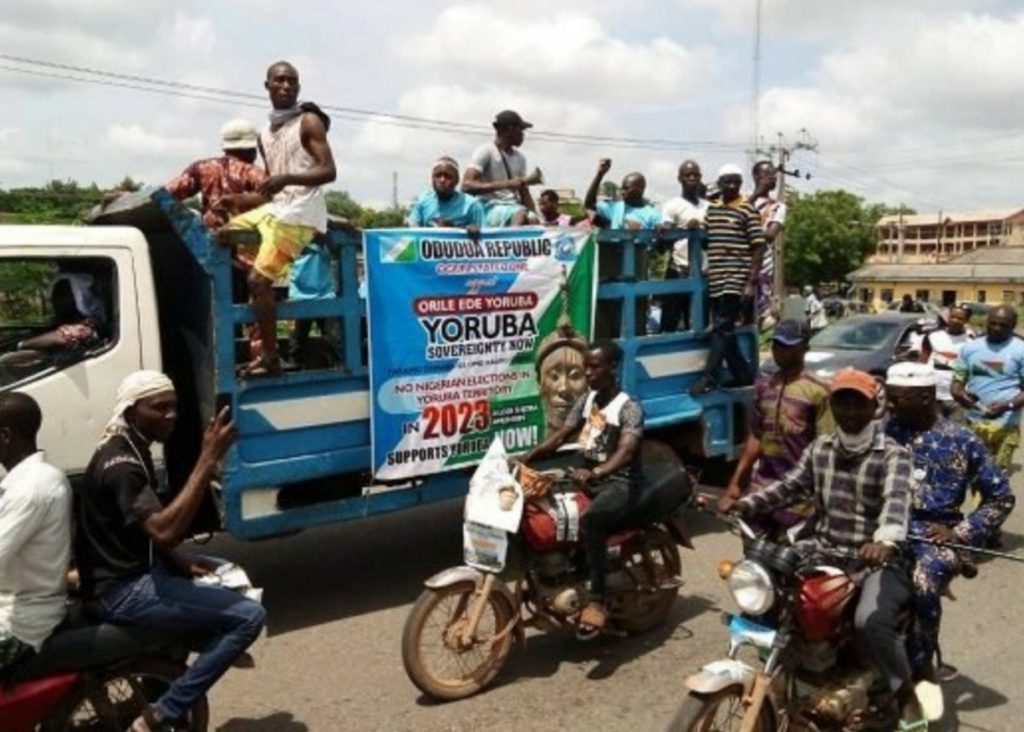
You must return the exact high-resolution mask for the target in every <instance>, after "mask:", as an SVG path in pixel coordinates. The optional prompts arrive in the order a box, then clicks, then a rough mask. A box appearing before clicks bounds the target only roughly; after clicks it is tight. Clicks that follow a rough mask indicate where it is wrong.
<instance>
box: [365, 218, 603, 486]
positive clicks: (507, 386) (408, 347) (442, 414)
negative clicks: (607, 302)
mask: <svg viewBox="0 0 1024 732" xmlns="http://www.w3.org/2000/svg"><path fill="white" fill-rule="evenodd" d="M363 246H364V252H365V257H366V267H367V277H368V286H369V318H370V394H371V400H372V414H371V422H372V431H373V435H372V444H373V449H372V452H373V466H374V474H375V475H376V477H377V478H378V479H379V480H401V479H405V478H412V477H416V476H423V475H428V474H430V473H438V472H442V471H445V470H454V469H456V468H462V467H466V466H467V465H472V464H474V463H476V462H478V461H479V460H480V459H481V458H482V457H483V456H484V454H485V453H486V452H487V448H488V447H489V446H490V444H491V441H492V440H493V438H494V437H495V436H498V437H501V439H502V441H503V442H504V444H505V448H506V450H508V452H509V453H513V454H514V453H521V452H524V451H526V450H528V449H529V448H530V447H532V446H533V445H536V444H537V443H538V442H539V441H540V440H542V439H543V438H544V435H545V434H546V433H547V432H548V431H549V430H551V429H555V428H557V427H558V426H560V425H561V424H562V423H563V422H564V420H565V417H566V414H567V413H568V410H569V408H570V407H571V406H572V403H573V402H574V401H575V400H576V399H577V398H578V397H579V396H580V395H581V394H583V393H584V391H585V390H586V381H585V379H584V376H583V352H584V347H585V344H586V342H587V340H588V338H589V336H590V332H591V323H592V320H593V311H594V293H595V287H596V277H595V276H594V267H595V261H596V256H595V252H596V243H595V241H594V239H593V235H592V234H590V233H589V232H584V231H577V230H571V229H540V228H518V229H495V230H491V231H485V232H483V233H482V234H481V235H480V237H479V239H477V240H474V239H471V238H470V237H469V236H468V235H467V234H466V232H465V231H463V230H462V229H388V230H377V231H366V232H364V234H363Z"/></svg>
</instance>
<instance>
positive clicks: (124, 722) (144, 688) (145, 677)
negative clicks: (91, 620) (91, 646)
mask: <svg viewBox="0 0 1024 732" xmlns="http://www.w3.org/2000/svg"><path fill="white" fill-rule="evenodd" d="M184 672H185V666H184V665H182V664H179V663H175V662H173V661H170V660H168V659H164V658H139V659H136V660H134V661H131V662H130V663H128V664H125V665H121V666H117V667H115V668H112V669H110V670H109V671H107V672H105V673H103V674H102V675H100V676H97V677H93V678H92V679H90V680H88V681H87V682H86V683H84V684H81V685H80V686H79V687H78V688H77V689H76V690H75V692H74V693H73V694H72V695H71V696H70V697H68V699H66V700H65V701H64V702H63V704H62V705H61V706H60V708H58V709H57V710H56V711H55V712H54V714H52V715H51V716H50V717H49V718H48V719H47V720H46V721H45V722H44V723H43V725H42V727H41V732H121V730H125V729H127V728H128V727H129V726H130V725H131V723H132V722H133V721H135V718H136V717H138V716H139V715H140V714H142V710H143V709H145V708H146V706H147V705H149V704H152V703H153V702H155V701H156V700H157V699H159V698H160V696H161V695H162V694H163V693H164V692H165V691H167V689H168V687H170V685H171V684H172V683H173V682H174V680H175V679H176V678H178V677H179V676H181V675H182V674H183V673H184ZM185 721H186V723H187V727H186V729H187V730H188V732H207V729H208V728H209V725H210V706H209V702H208V701H207V699H206V697H205V696H204V697H202V698H201V699H200V700H199V701H197V702H196V703H195V704H194V705H193V706H192V709H191V710H189V714H188V718H187V719H186V720H185Z"/></svg>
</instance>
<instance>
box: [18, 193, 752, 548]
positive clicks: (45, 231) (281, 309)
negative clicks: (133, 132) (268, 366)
mask: <svg viewBox="0 0 1024 732" xmlns="http://www.w3.org/2000/svg"><path fill="white" fill-rule="evenodd" d="M702 236H703V235H702V234H700V233H699V232H687V231H682V230H680V231H672V232H667V233H663V234H656V233H655V232H646V231H636V232H634V231H602V232H600V233H599V234H598V237H597V242H598V259H599V265H598V268H597V277H598V283H597V289H596V298H597V299H596V308H595V324H594V331H595V332H594V335H595V336H596V337H611V338H614V339H616V341H617V342H618V343H619V344H620V345H621V347H622V348H623V350H624V352H625V356H626V358H625V362H624V367H623V374H622V384H623V388H624V389H626V390H627V391H628V392H630V393H631V394H633V395H635V396H637V397H638V398H639V399H640V401H641V402H642V404H643V407H644V410H645V414H646V419H647V430H648V433H647V434H648V436H649V437H651V438H656V439H658V440H661V441H662V442H664V443H666V444H667V445H668V446H670V447H671V448H672V449H673V451H674V452H675V453H676V454H678V455H679V456H680V457H681V458H682V459H683V460H684V461H686V462H687V463H689V464H691V465H697V466H698V467H699V466H700V465H703V464H706V463H707V462H708V461H712V462H717V463H720V462H724V461H729V460H731V459H733V458H735V457H736V455H737V454H738V451H739V450H740V449H741V448H742V444H743V441H744V440H745V438H746V429H745V422H744V420H745V415H746V409H747V406H748V403H749V401H750V398H751V390H750V389H749V388H748V389H732V390H720V391H716V392H714V393H711V394H709V395H707V396H704V397H701V398H699V399H694V398H691V397H690V396H689V395H688V392H687V390H688V387H689V386H690V385H692V384H693V383H694V382H695V381H696V380H697V378H699V375H700V372H701V370H702V368H703V365H704V361H705V358H706V355H707V349H708V341H709V334H708V330H707V326H708V318H707V312H706V304H705V303H706V283H705V281H704V278H703V276H702V275H701V273H700V271H699V268H696V267H695V268H693V270H694V271H693V272H692V274H691V275H690V276H689V277H688V278H682V279H664V277H663V274H657V273H656V272H653V270H655V269H656V267H652V264H651V263H652V262H653V261H655V260H656V258H657V256H656V252H657V251H658V250H659V248H660V249H663V248H664V245H665V244H666V243H670V242H672V241H673V240H677V239H680V238H684V239H686V240H687V242H688V245H689V246H690V248H691V252H690V253H691V257H690V261H691V262H698V261H701V247H702V243H703V242H702ZM318 246H321V247H325V251H327V252H329V253H330V254H329V262H330V266H331V267H332V269H333V271H334V274H335V283H336V287H335V293H334V295H333V296H332V297H326V298H321V299H315V300H305V301H287V300H285V301H282V302H280V303H279V306H278V317H279V319H280V321H281V322H282V323H286V322H288V321H296V322H299V321H305V320H317V321H323V323H324V327H322V328H321V330H322V331H323V332H324V333H326V334H328V335H327V337H324V338H321V339H320V342H319V345H321V346H323V349H322V352H323V353H326V354H328V355H327V356H326V357H325V358H324V359H321V362H319V363H316V364H312V365H310V366H308V367H306V368H303V369H296V370H288V371H286V372H285V373H283V374H282V375H280V376H277V377H270V378H261V379H254V380H240V379H238V378H237V377H236V372H237V367H238V365H239V364H242V363H245V361H247V360H248V342H247V340H246V335H245V326H246V325H247V324H250V323H252V322H253V315H252V312H251V309H250V308H249V306H248V305H247V304H246V303H245V302H244V301H239V300H240V299H239V297H238V296H237V295H236V292H238V291H239V288H238V287H237V286H236V280H237V279H238V275H237V271H236V268H235V267H233V262H232V257H231V255H230V253H229V250H228V249H227V248H226V247H223V246H220V245H219V244H217V243H216V242H215V241H214V240H213V238H212V236H211V234H210V232H209V231H208V230H207V229H206V228H205V226H204V225H203V223H202V221H201V219H200V218H199V216H198V215H197V214H196V213H195V212H194V211H193V210H191V209H189V208H187V207H185V206H183V205H182V204H181V203H178V202H177V201H175V200H174V199H173V198H172V197H171V196H170V195H169V194H168V193H167V191H165V190H163V189H156V190H152V191H148V192H145V193H140V194H133V195H132V196H128V197H125V198H123V199H121V200H119V201H117V202H115V203H114V204H112V205H109V206H107V207H106V208H105V209H103V210H102V211H100V212H98V213H96V214H94V215H93V216H92V217H91V219H90V224H89V225H88V226H0V274H3V275H4V276H7V277H14V278H16V279H18V278H23V279H19V280H18V281H23V282H24V284H25V287H24V288H22V289H23V290H24V292H22V291H20V290H19V293H20V294H19V295H18V297H19V298H21V299H17V298H16V299H13V300H12V299H11V297H7V298H5V299H4V300H3V301H0V308H2V309H0V316H2V318H0V320H2V322H0V389H3V390H7V389H19V390H23V391H25V392H26V393H29V394H31V395H32V396H34V397H35V398H36V399H37V401H39V403H40V404H41V406H42V408H43V412H44V427H43V432H42V434H41V438H40V441H41V444H42V445H43V446H44V447H45V448H46V449H47V452H48V453H49V455H50V458H51V460H52V461H54V462H55V463H56V464H58V465H59V466H60V467H62V468H63V469H65V471H66V472H68V474H69V475H71V476H72V478H73V479H74V478H76V477H78V476H80V475H81V474H82V473H83V472H84V469H85V467H86V465H87V464H88V461H89V457H90V455H91V453H92V451H93V449H94V447H95V445H96V442H97V441H98V439H99V437H100V435H101V434H102V429H103V425H104V423H105V421H106V418H107V416H108V414H109V411H110V409H111V407H112V405H113V403H114V400H115V399H114V395H115V393H116V389H117V385H118V384H119V382H120V380H121V379H122V378H123V377H124V376H125V375H127V374H128V373H130V372H131V371H133V370H136V369H140V368H150V369H159V370H163V371H165V372H166V373H167V374H168V375H169V376H170V377H171V378H172V380H173V381H174V383H175V385H176V388H177V390H178V393H179V398H180V402H181V415H180V421H179V426H178V429H177V430H176V432H175V434H174V436H173V437H172V439H171V440H170V441H169V442H168V443H167V445H166V446H164V451H163V455H162V464H163V466H164V468H165V473H166V476H167V488H166V490H167V491H173V490H174V487H176V486H180V485H182V484H183V482H184V479H185V477H186V476H187V475H188V473H189V471H190V470H191V468H192V466H193V465H194V462H195V459H196V457H197V455H198V452H199V445H200V440H201V435H202V427H203V425H204V424H205V423H206V421H207V420H208V419H209V418H210V416H211V415H212V414H213V413H214V412H215V410H216V409H217V408H218V407H219V406H223V405H229V406H230V407H231V409H232V413H233V416H234V419H235V420H236V423H237V425H238V429H239V435H240V437H239V440H238V443H237V445H236V446H235V447H234V448H233V449H232V450H231V451H230V452H229V454H228V455H227V457H226V459H225V461H224V463H223V465H222V469H221V473H220V475H219V479H218V482H217V488H218V490H217V491H216V493H217V496H218V498H217V499H216V500H211V501H210V505H209V506H207V508H206V510H205V511H204V512H203V513H202V514H201V516H200V519H199V521H198V523H197V526H196V527H195V528H196V530H197V531H205V530H214V529H218V528H223V529H224V530H226V531H228V532H229V533H231V534H232V535H234V536H237V537H241V538H245V539H255V538H260V537H268V536H274V535H280V534H285V533H290V532H294V531H297V530H301V529H305V528H308V527H312V526H317V525H322V524H328V523H333V522H338V521H346V520H352V519H358V518H363V517H367V516H372V515H375V514H380V513H385V512H389V511H396V510H401V509H404V508H409V507H413V506H417V505H420V504H425V503H430V502H434V501H440V500H445V499H448V498H452V497H456V496H460V495H463V494H464V493H465V492H466V489H467V474H466V471H461V470H460V471H453V472H445V473H440V474H435V475H422V476H417V477H416V478H415V479H413V480H409V481H404V482H401V483H397V484H386V483H382V482H380V481H375V480H374V476H373V474H372V468H371V429H370V417H371V399H370V385H369V369H368V358H369V355H368V354H369V349H368V343H367V337H368V335H367V334H368V330H367V323H366V302H365V300H364V298H363V297H361V293H360V272H361V258H362V246H363V244H362V239H361V237H360V236H359V233H358V232H355V231H353V230H352V229H350V228H347V227H345V226H339V225H336V224H333V223H332V225H331V226H330V227H329V231H328V233H327V234H326V236H325V237H323V238H322V241H321V242H320V243H319V244H318ZM23 273H24V274H23ZM69 274H74V275H79V276H84V277H86V278H88V281H89V282H90V287H91V291H92V293H93V294H94V296H95V300H97V301H98V302H100V303H101V304H102V309H103V313H104V319H105V322H104V327H103V328H102V337H101V338H99V339H98V342H93V343H91V344H89V345H88V347H85V348H81V349H77V350H75V351H73V352H70V353H68V352H65V353H61V354H58V355H54V356H51V355H47V354H36V357H35V358H34V359H33V358H31V357H28V358H26V356H25V354H24V353H21V354H18V353H17V348H18V343H20V342H21V341H22V340H24V339H25V338H26V337H28V336H30V335H32V334H34V333H38V332H40V331H42V330H45V329H46V328H48V327H52V320H53V317H54V314H53V312H52V303H50V302H49V299H50V295H51V293H52V284H53V283H54V282H55V281H56V280H58V279H60V278H62V277H65V278H66V277H67V275H69ZM680 296H687V301H688V307H687V310H688V317H687V318H686V322H687V323H688V328H687V329H685V330H678V331H670V332H663V333H648V330H649V328H648V326H647V316H648V306H649V304H650V303H651V302H652V300H656V299H666V298H671V297H680ZM739 335H740V342H741V349H742V350H743V352H744V353H745V355H746V356H747V357H748V358H750V359H753V360H755V361H756V359H757V351H758V349H757V335H756V332H754V330H753V329H751V328H745V329H740V331H739ZM314 340H317V339H314ZM12 354H15V355H16V356H18V357H14V356H12Z"/></svg>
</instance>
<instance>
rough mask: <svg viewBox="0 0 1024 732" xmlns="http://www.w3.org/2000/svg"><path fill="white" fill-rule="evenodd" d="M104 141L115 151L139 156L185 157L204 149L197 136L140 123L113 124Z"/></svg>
mask: <svg viewBox="0 0 1024 732" xmlns="http://www.w3.org/2000/svg"><path fill="white" fill-rule="evenodd" d="M104 142H105V143H106V145H107V146H108V147H109V148H110V150H111V151H113V152H115V153H121V154H126V155H132V156H138V157H165V156H180V157H181V158H183V159H184V158H187V157H188V156H190V155H197V154H199V153H200V152H201V151H202V150H203V149H204V145H203V143H202V141H200V140H198V139H197V138H194V137H183V136H175V135H166V134H161V133H159V132H156V131H154V130H151V129H146V128H145V127H143V126H142V125H139V124H130V125H125V124H113V125H111V126H110V127H109V128H107V132H106V135H105V136H104ZM206 147H208V146H206Z"/></svg>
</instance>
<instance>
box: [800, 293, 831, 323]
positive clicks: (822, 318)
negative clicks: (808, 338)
mask: <svg viewBox="0 0 1024 732" xmlns="http://www.w3.org/2000/svg"><path fill="white" fill-rule="evenodd" d="M804 297H805V298H807V299H806V301H805V302H806V312H807V324H808V325H809V326H810V328H811V334H812V335H813V334H815V333H817V332H818V331H819V330H821V329H822V328H824V327H825V326H826V325H828V314H826V313H825V304H824V303H822V301H821V298H820V297H818V293H817V292H815V291H814V288H813V287H812V286H811V285H804Z"/></svg>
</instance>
